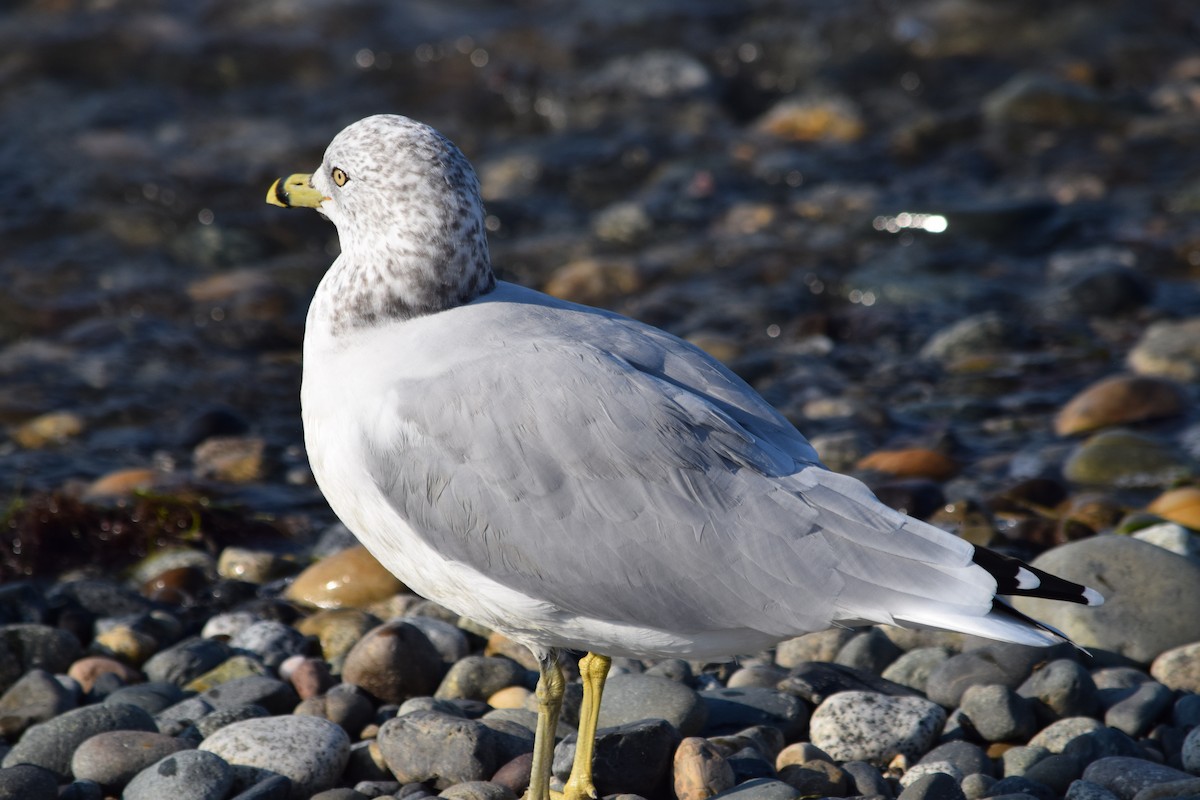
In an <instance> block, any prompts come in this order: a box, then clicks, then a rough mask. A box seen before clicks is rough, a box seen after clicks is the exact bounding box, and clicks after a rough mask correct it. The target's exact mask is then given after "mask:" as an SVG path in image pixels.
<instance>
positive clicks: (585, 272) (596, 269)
mask: <svg viewBox="0 0 1200 800" xmlns="http://www.w3.org/2000/svg"><path fill="white" fill-rule="evenodd" d="M641 288H642V277H641V275H640V274H639V273H638V270H637V265H636V264H634V263H633V262H632V261H628V260H625V259H603V260H602V259H594V258H586V259H583V260H580V261H572V262H571V263H569V264H567V265H566V266H563V267H559V268H558V269H557V270H555V271H554V273H553V274H552V275H551V276H550V278H549V280H547V281H546V285H545V286H544V287H543V290H544V291H545V292H546V294H548V295H551V296H553V297H560V298H562V299H563V300H570V301H571V302H573V303H585V304H587V305H602V304H604V303H605V302H607V301H611V300H613V299H614V298H617V297H621V296H623V295H630V294H635V293H637V292H638V291H639V290H640V289H641Z"/></svg>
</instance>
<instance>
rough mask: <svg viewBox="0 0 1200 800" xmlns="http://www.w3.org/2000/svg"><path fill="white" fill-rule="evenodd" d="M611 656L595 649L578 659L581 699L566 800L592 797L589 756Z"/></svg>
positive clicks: (565, 788)
mask: <svg viewBox="0 0 1200 800" xmlns="http://www.w3.org/2000/svg"><path fill="white" fill-rule="evenodd" d="M611 665H612V659H611V658H609V657H608V656H602V655H600V654H598V653H588V654H587V655H585V656H584V657H583V658H582V659H580V661H579V676H580V677H581V678H582V679H583V703H582V704H581V705H580V707H579V739H578V740H577V741H576V742H575V762H574V763H573V764H572V765H571V776H570V777H569V778H567V783H566V785H565V786H563V797H564V798H566V800H595V798H596V796H597V795H596V785H595V784H594V783H592V757H593V756H594V755H595V751H596V723H597V722H598V721H599V719H600V698H601V697H602V696H603V695H604V679H605V678H607V677H608V668H609V667H610V666H611Z"/></svg>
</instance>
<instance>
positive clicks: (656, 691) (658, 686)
mask: <svg viewBox="0 0 1200 800" xmlns="http://www.w3.org/2000/svg"><path fill="white" fill-rule="evenodd" d="M708 713H709V706H708V705H707V704H706V701H705V700H703V699H701V696H699V695H697V693H696V692H694V691H692V690H691V689H689V688H688V687H687V686H684V685H683V684H681V683H679V682H677V681H673V680H671V679H670V678H659V677H655V676H653V675H632V674H631V675H613V676H612V677H611V678H609V679H608V681H606V682H605V685H604V702H603V703H601V705H600V727H601V728H611V727H616V726H620V725H625V724H627V723H630V722H637V721H638V720H643V719H665V720H666V721H667V722H669V723H671V725H672V726H674V728H675V729H676V730H678V731H679V732H680V733H681V734H682V735H683V736H695V735H696V734H698V733H700V731H701V730H703V729H704V727H705V722H706V721H707V719H708ZM723 788H729V787H723Z"/></svg>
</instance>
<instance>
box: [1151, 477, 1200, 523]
mask: <svg viewBox="0 0 1200 800" xmlns="http://www.w3.org/2000/svg"><path fill="white" fill-rule="evenodd" d="M1146 510H1147V511H1149V512H1150V513H1151V514H1157V515H1158V516H1160V517H1162V518H1163V519H1169V520H1171V522H1177V523H1179V524H1180V525H1183V526H1184V527H1185V528H1192V529H1193V530H1200V488H1197V487H1195V486H1181V487H1179V488H1178V489H1171V490H1169V491H1166V492H1163V493H1162V494H1160V495H1159V496H1158V497H1156V498H1154V500H1153V501H1152V502H1151V503H1150V505H1148V506H1146Z"/></svg>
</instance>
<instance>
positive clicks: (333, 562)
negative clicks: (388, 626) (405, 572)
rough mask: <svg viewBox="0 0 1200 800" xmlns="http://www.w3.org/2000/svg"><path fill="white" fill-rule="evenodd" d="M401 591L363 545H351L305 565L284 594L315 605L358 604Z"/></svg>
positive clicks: (359, 605)
mask: <svg viewBox="0 0 1200 800" xmlns="http://www.w3.org/2000/svg"><path fill="white" fill-rule="evenodd" d="M403 591H404V584H402V583H400V581H399V580H398V579H397V578H396V576H395V575H393V574H392V573H390V572H388V571H387V569H386V568H385V567H384V566H383V565H382V564H380V563H379V562H378V561H377V560H376V559H375V557H374V556H373V555H371V554H370V553H369V552H368V551H367V548H365V547H363V546H362V545H354V546H353V547H348V548H346V549H345V550H342V551H340V552H337V553H334V554H333V555H331V556H327V557H325V558H323V559H321V560H320V561H318V562H317V563H315V564H313V565H312V566H310V567H308V568H307V569H305V570H304V571H303V572H301V573H300V574H299V575H297V576H296V579H295V580H294V581H292V583H291V585H290V586H288V589H287V591H286V592H285V593H284V596H285V597H287V598H288V599H289V600H295V601H296V602H297V603H302V604H304V605H308V606H315V607H317V608H345V607H351V608H361V607H363V606H367V605H370V604H371V603H374V602H376V601H378V600H383V599H385V598H388V597H391V596H392V595H394V594H397V593H399V592H403Z"/></svg>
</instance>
